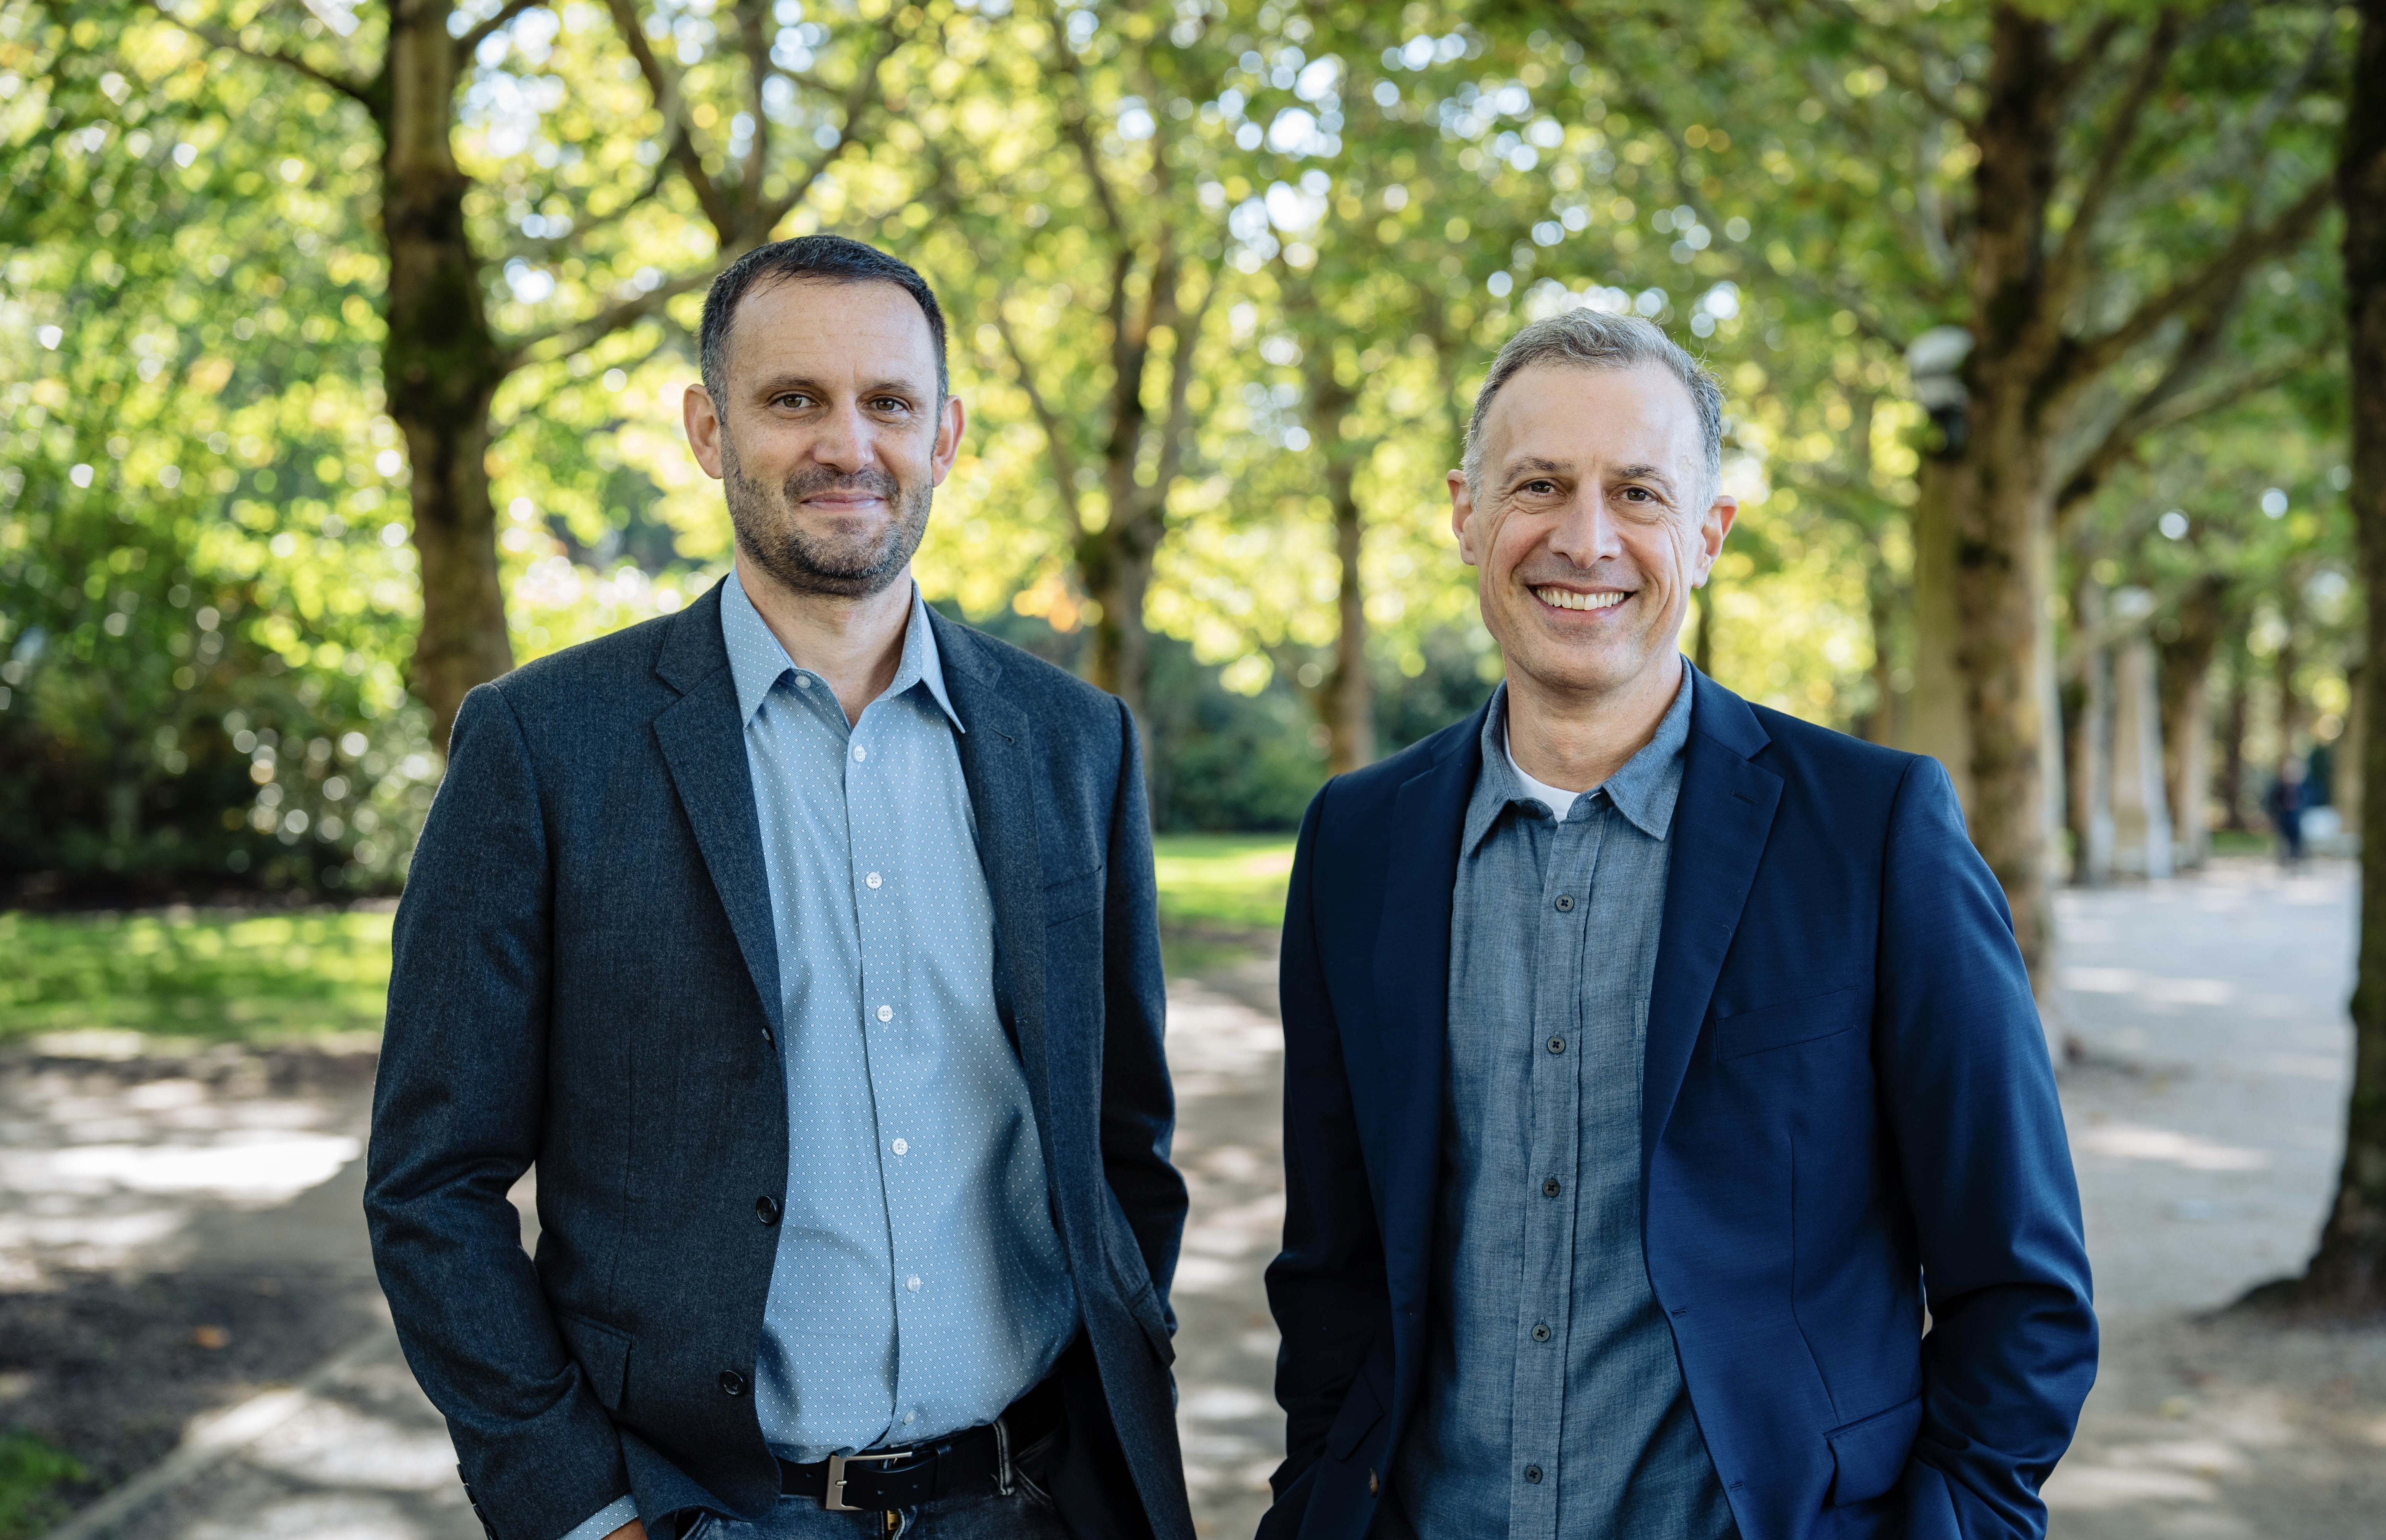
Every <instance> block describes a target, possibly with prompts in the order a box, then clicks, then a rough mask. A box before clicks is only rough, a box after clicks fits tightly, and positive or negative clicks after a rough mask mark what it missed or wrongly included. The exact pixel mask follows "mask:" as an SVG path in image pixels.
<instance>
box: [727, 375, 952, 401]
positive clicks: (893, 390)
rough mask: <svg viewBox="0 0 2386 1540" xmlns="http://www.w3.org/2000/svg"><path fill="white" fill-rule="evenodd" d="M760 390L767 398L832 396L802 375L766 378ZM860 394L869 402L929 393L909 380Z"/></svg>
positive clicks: (885, 382)
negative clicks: (791, 393) (883, 397)
mask: <svg viewBox="0 0 2386 1540" xmlns="http://www.w3.org/2000/svg"><path fill="white" fill-rule="evenodd" d="M760 390H761V393H762V394H763V395H764V396H766V397H767V396H772V395H778V394H784V393H785V392H787V391H802V392H803V393H804V394H807V395H816V396H823V397H825V396H827V395H829V394H832V391H831V388H830V387H829V386H827V385H824V384H823V383H821V382H819V381H817V380H814V379H812V378H810V376H808V375H801V374H781V375H775V376H772V377H769V378H766V379H764V380H763V382H762V383H761V386H760ZM926 394H927V392H925V391H923V390H922V389H921V388H920V387H919V386H918V385H916V384H914V383H912V382H910V381H908V380H879V381H874V382H872V383H870V384H867V385H864V386H862V387H861V390H860V396H861V399H863V400H865V401H867V400H869V399H871V398H872V397H873V396H880V395H901V396H909V397H912V398H914V399H917V398H920V397H923V396H924V395H926Z"/></svg>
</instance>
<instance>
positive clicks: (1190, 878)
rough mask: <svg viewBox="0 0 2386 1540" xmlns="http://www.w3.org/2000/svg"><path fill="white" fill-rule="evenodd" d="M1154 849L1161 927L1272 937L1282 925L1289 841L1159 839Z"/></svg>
mask: <svg viewBox="0 0 2386 1540" xmlns="http://www.w3.org/2000/svg"><path fill="white" fill-rule="evenodd" d="M1152 843H1153V846H1154V849H1153V855H1154V858H1155V860H1154V865H1155V866H1157V867H1158V869H1159V875H1160V922H1161V923H1162V925H1168V926H1183V927H1193V928H1199V929H1204V930H1236V931H1273V930H1275V929H1277V928H1278V927H1279V926H1281V925H1282V924H1283V923H1284V890H1285V884H1286V883H1287V882H1289V881H1290V880H1291V877H1292V836H1291V835H1289V834H1163V835H1162V836H1161V837H1160V838H1159V839H1157V840H1155V841H1153V842H1152Z"/></svg>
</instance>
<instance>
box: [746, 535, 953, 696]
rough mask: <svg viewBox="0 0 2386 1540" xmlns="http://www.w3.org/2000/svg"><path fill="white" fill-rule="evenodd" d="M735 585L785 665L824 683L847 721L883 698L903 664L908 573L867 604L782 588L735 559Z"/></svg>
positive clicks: (863, 600)
mask: <svg viewBox="0 0 2386 1540" xmlns="http://www.w3.org/2000/svg"><path fill="white" fill-rule="evenodd" d="M737 583H738V586H739V587H741V588H743V589H745V590H746V596H747V598H748V599H751V600H752V601H753V602H754V608H755V611H756V612H757V613H758V614H760V616H761V617H762V623H763V624H764V625H766V626H769V627H770V628H771V634H772V635H773V636H775V637H777V638H778V639H779V645H781V646H782V647H785V649H786V650H787V661H788V662H790V663H793V664H794V665H795V666H796V667H797V668H798V669H808V670H810V671H811V672H813V673H816V674H818V675H820V676H821V678H823V679H824V680H826V681H827V682H828V687H829V688H830V689H831V690H833V691H835V693H836V703H837V705H839V706H841V707H844V708H845V720H846V721H847V722H848V723H852V722H857V721H860V720H861V711H862V708H863V707H866V706H868V705H869V704H870V703H871V702H872V701H873V700H876V699H877V698H878V697H879V696H880V695H883V694H885V690H886V686H887V685H889V684H892V683H893V682H895V670H897V669H898V668H900V667H901V666H902V662H903V628H904V625H905V623H906V622H908V621H909V620H910V618H911V569H910V567H908V566H906V567H905V568H904V569H903V571H902V575H901V576H899V577H898V578H897V579H896V580H895V581H894V582H891V583H888V584H887V585H886V586H885V588H883V589H881V590H879V591H878V592H877V593H875V594H873V595H869V596H868V597H866V598H860V599H848V598H842V597H839V596H837V595H828V594H806V593H802V592H799V591H797V590H796V589H793V588H789V587H788V586H787V585H786V584H785V583H783V582H780V581H779V580H778V579H776V578H774V577H772V576H771V574H769V573H768V572H765V571H763V570H761V569H760V567H757V566H756V565H755V564H754V563H753V562H751V561H748V560H747V557H746V553H745V552H744V551H740V552H738V553H737Z"/></svg>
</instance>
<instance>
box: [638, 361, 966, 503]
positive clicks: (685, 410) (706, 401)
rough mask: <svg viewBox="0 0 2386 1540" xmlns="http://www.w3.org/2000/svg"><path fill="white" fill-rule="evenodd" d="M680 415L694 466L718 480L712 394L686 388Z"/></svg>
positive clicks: (717, 436) (717, 429) (716, 419)
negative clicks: (694, 457)
mask: <svg viewBox="0 0 2386 1540" xmlns="http://www.w3.org/2000/svg"><path fill="white" fill-rule="evenodd" d="M679 415H680V420H681V421H682V422H683V423H684V424H685V425H686V427H687V446H688V447H689V448H690V449H693V450H695V451H696V463H697V464H698V465H700V466H702V467H704V473H705V474H706V475H708V476H710V477H711V478H712V479H713V480H714V481H716V482H717V481H719V480H721V474H722V460H721V413H720V412H719V411H718V410H716V409H715V408H714V407H713V405H712V395H711V393H710V392H709V391H707V390H706V389H705V388H704V387H703V386H702V385H690V386H688V387H687V390H686V392H685V394H682V395H681V397H680V400H679ZM941 479H942V478H941V476H940V477H939V480H941Z"/></svg>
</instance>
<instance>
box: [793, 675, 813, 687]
mask: <svg viewBox="0 0 2386 1540" xmlns="http://www.w3.org/2000/svg"><path fill="white" fill-rule="evenodd" d="M811 687H812V676H811V675H810V674H797V676H796V688H797V689H798V690H809V689H810V688H811Z"/></svg>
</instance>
